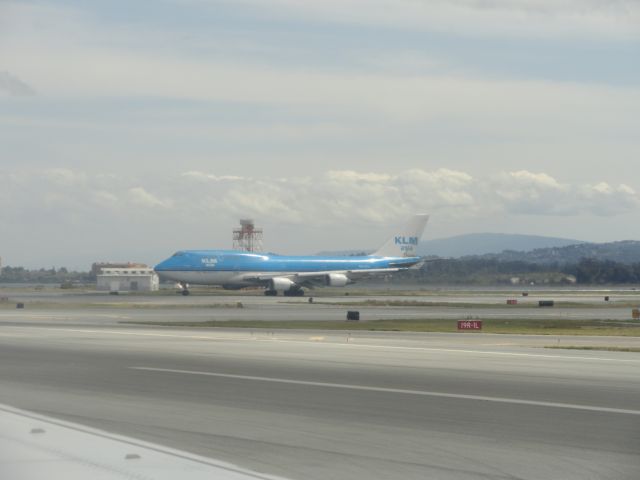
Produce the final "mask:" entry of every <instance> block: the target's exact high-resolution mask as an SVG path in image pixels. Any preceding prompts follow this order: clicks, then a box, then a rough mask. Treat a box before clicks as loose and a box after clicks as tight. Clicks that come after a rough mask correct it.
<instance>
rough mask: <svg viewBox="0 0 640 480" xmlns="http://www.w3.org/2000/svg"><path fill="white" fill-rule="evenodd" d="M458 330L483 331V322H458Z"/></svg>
mask: <svg viewBox="0 0 640 480" xmlns="http://www.w3.org/2000/svg"><path fill="white" fill-rule="evenodd" d="M458 330H482V320H458Z"/></svg>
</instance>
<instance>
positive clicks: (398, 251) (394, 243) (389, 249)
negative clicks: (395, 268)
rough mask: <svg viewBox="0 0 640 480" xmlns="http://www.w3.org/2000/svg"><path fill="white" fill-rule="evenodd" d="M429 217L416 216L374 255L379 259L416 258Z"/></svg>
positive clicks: (423, 215)
mask: <svg viewBox="0 0 640 480" xmlns="http://www.w3.org/2000/svg"><path fill="white" fill-rule="evenodd" d="M427 220H429V215H425V214H419V215H414V216H413V217H411V219H409V221H408V222H407V224H406V225H405V226H404V227H403V228H401V229H399V230H398V232H397V233H396V234H395V235H393V236H392V237H391V238H390V239H389V240H387V242H386V243H385V244H384V245H383V246H382V247H380V248H379V249H378V250H377V251H376V252H375V253H373V254H372V255H375V256H379V257H415V256H417V252H416V248H417V247H418V240H420V237H421V236H422V232H423V231H424V227H425V226H426V225H427Z"/></svg>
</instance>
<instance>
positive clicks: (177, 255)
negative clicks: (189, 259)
mask: <svg viewBox="0 0 640 480" xmlns="http://www.w3.org/2000/svg"><path fill="white" fill-rule="evenodd" d="M183 255H184V252H176V253H174V254H173V255H171V256H172V257H182V256H183Z"/></svg>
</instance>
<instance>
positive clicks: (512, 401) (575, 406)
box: [129, 367, 640, 415]
mask: <svg viewBox="0 0 640 480" xmlns="http://www.w3.org/2000/svg"><path fill="white" fill-rule="evenodd" d="M129 368H130V369H131V370H144V371H150V372H165V373H179V374H184V375H202V376H207V377H218V378H233V379H237V380H251V381H258V382H270V383H286V384H292V385H306V386H311V387H328V388H341V389H345V390H361V391H368V392H382V393H399V394H404V395H420V396H424V397H440V398H455V399H460V400H477V401H482V402H494V403H510V404H516V405H530V406H534V407H550V408H565V409H570V410H586V411H589V412H601V413H619V414H625V415H640V410H629V409H624V408H610V407H599V406H595V405H580V404H574V403H560V402H545V401H539V400H523V399H519V398H505V397H489V396H485V395H465V394H461V393H445V392H431V391H427V390H409V389H403V388H387V387H373V386H367V385H349V384H344V383H330V382H312V381H308V380H291V379H287V378H274V377H256V376H252V375H232V374H229V373H215V372H200V371H193V370H178V369H172V368H155V367H129Z"/></svg>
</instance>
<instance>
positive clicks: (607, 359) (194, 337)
mask: <svg viewBox="0 0 640 480" xmlns="http://www.w3.org/2000/svg"><path fill="white" fill-rule="evenodd" d="M3 328H5V329H8V328H13V329H26V328H30V327H13V326H8V327H3ZM38 330H49V331H62V332H75V333H98V334H105V333H107V334H113V335H131V336H140V337H163V338H180V339H187V340H232V341H245V342H246V341H252V342H279V343H301V344H305V345H317V346H322V347H347V348H372V349H384V350H414V351H425V352H446V353H470V354H475V355H498V356H508V357H534V358H557V359H563V360H597V361H603V362H623V363H640V360H638V359H631V358H610V357H586V356H576V355H551V354H542V353H521V352H496V351H494V350H469V349H462V348H442V347H406V346H398V345H370V344H364V343H360V344H358V343H354V342H356V341H358V340H363V339H362V338H360V339H359V338H358V337H351V342H350V343H337V342H315V341H311V340H287V339H283V338H274V337H269V336H266V334H267V332H268V330H265V332H264V333H265V335H263V336H255V337H249V335H247V334H245V335H242V336H240V335H238V336H233V337H232V336H215V335H174V334H170V333H143V332H123V331H119V330H107V329H104V330H87V329H77V328H49V327H38ZM340 334H343V336H344V334H346V332H341V331H336V336H340ZM625 353H627V352H625Z"/></svg>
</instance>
